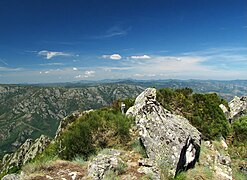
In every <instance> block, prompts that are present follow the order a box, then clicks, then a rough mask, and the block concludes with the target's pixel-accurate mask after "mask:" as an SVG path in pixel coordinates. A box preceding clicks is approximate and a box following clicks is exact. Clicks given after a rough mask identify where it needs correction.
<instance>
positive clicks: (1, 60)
mask: <svg viewBox="0 0 247 180" xmlns="http://www.w3.org/2000/svg"><path fill="white" fill-rule="evenodd" d="M0 62H1V64H3V65H6V66H8V65H9V64H8V63H7V62H6V60H4V59H1V58H0Z"/></svg>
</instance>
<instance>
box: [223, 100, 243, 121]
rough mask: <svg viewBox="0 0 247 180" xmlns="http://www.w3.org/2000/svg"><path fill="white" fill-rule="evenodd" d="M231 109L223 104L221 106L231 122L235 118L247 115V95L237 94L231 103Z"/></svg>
mask: <svg viewBox="0 0 247 180" xmlns="http://www.w3.org/2000/svg"><path fill="white" fill-rule="evenodd" d="M228 106H229V109H227V108H226V107H225V106H224V105H223V104H221V105H220V108H221V109H222V111H223V112H224V114H225V115H226V117H227V119H228V120H229V121H230V122H231V121H234V120H235V119H237V118H239V117H241V116H243V115H247V96H242V97H237V96H235V97H234V98H233V99H232V100H231V101H230V102H229V103H228Z"/></svg>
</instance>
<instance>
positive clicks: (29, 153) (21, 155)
mask: <svg viewBox="0 0 247 180" xmlns="http://www.w3.org/2000/svg"><path fill="white" fill-rule="evenodd" d="M49 144H50V139H49V138H48V137H47V136H45V135H41V136H40V137H39V138H38V139H36V140H35V141H33V140H32V139H27V140H26V141H25V142H24V143H23V144H22V145H21V146H20V148H19V149H18V150H17V151H16V152H15V153H13V154H7V155H5V156H4V158H3V159H4V161H3V163H2V170H1V172H8V171H9V170H11V169H20V168H21V166H22V165H24V164H26V163H27V162H29V161H31V160H32V159H34V158H35V157H36V156H37V155H38V154H40V153H41V152H43V151H44V150H45V148H46V147H47V146H48V145H49Z"/></svg>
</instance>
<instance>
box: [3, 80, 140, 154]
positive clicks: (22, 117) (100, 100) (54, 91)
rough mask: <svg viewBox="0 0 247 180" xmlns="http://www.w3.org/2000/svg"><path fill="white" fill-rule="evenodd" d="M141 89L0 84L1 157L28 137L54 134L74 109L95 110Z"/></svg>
mask: <svg viewBox="0 0 247 180" xmlns="http://www.w3.org/2000/svg"><path fill="white" fill-rule="evenodd" d="M142 90H143V88H142V87H140V86H135V85H126V84H94V85H90V86H89V85H88V86H83V87H76V88H75V87H74V88H73V87H61V86H60V87H57V86H56V87H52V86H49V87H48V86H32V85H0V127H1V129H0V157H2V156H3V154H4V153H6V152H10V151H15V150H16V149H17V148H18V147H19V146H20V145H21V144H22V143H23V142H24V141H25V140H26V139H27V138H34V139H35V138H37V137H39V136H40V135H41V134H44V135H47V136H49V137H53V136H54V135H55V132H56V130H57V127H58V125H59V122H60V120H62V119H63V118H64V117H65V116H67V115H69V114H71V113H72V112H73V111H76V110H87V109H96V108H100V107H103V106H107V105H110V104H111V103H112V102H113V101H114V100H116V99H121V98H126V97H135V96H136V95H137V94H139V93H140V92H141V91H142Z"/></svg>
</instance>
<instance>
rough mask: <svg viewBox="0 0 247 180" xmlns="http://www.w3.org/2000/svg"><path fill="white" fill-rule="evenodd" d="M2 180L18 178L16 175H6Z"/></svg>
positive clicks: (15, 179) (18, 179) (17, 179)
mask: <svg viewBox="0 0 247 180" xmlns="http://www.w3.org/2000/svg"><path fill="white" fill-rule="evenodd" d="M2 180H20V176H19V175H18V174H7V175H6V176H4V177H3V178H2Z"/></svg>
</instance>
